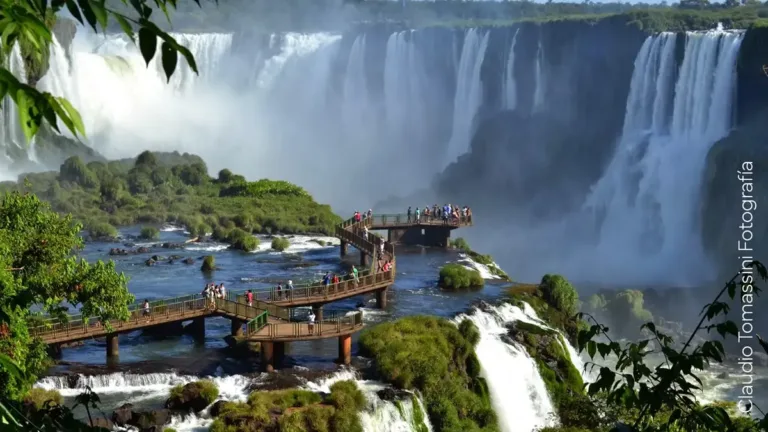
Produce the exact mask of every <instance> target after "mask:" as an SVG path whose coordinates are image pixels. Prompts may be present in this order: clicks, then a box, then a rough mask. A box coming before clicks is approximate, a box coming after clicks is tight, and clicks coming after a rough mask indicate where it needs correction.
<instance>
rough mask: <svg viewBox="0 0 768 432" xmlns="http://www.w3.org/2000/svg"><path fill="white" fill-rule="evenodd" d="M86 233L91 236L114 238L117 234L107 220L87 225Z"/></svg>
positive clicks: (115, 229)
mask: <svg viewBox="0 0 768 432" xmlns="http://www.w3.org/2000/svg"><path fill="white" fill-rule="evenodd" d="M88 234H90V236H91V237H93V238H110V239H113V238H116V237H117V236H118V234H119V233H118V231H117V228H115V227H113V226H112V225H110V224H108V223H107V222H95V223H93V224H92V225H89V226H88Z"/></svg>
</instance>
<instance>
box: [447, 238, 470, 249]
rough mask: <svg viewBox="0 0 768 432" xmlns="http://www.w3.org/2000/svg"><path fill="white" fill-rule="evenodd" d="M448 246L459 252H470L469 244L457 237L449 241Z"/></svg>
mask: <svg viewBox="0 0 768 432" xmlns="http://www.w3.org/2000/svg"><path fill="white" fill-rule="evenodd" d="M450 245H451V247H452V248H454V249H459V250H461V251H464V252H467V251H470V250H471V249H470V248H469V243H467V241H466V240H464V239H463V238H461V237H458V238H455V239H453V240H451V242H450Z"/></svg>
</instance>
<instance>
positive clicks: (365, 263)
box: [360, 251, 370, 267]
mask: <svg viewBox="0 0 768 432" xmlns="http://www.w3.org/2000/svg"><path fill="white" fill-rule="evenodd" d="M369 264H370V261H368V254H367V253H365V252H363V251H360V267H368V265H369Z"/></svg>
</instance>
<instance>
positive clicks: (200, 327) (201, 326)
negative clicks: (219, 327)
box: [191, 317, 205, 343]
mask: <svg viewBox="0 0 768 432" xmlns="http://www.w3.org/2000/svg"><path fill="white" fill-rule="evenodd" d="M191 330H192V337H193V338H194V339H195V342H197V343H203V342H205V318H202V317H201V318H195V319H193V320H192V329H191Z"/></svg>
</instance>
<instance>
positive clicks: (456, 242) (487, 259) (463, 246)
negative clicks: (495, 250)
mask: <svg viewBox="0 0 768 432" xmlns="http://www.w3.org/2000/svg"><path fill="white" fill-rule="evenodd" d="M449 245H450V247H452V248H454V249H458V250H460V251H462V252H464V253H465V254H467V255H468V256H469V257H470V258H472V261H474V262H476V263H478V264H482V265H484V266H486V267H487V268H488V271H489V272H490V273H491V274H492V275H494V276H498V277H499V278H500V279H501V280H504V281H511V280H512V279H510V278H509V275H508V274H506V273H505V272H504V270H502V269H501V268H499V266H498V265H496V263H495V262H494V261H493V257H491V256H490V255H482V254H479V253H477V252H475V251H473V250H472V249H471V248H470V247H469V243H467V241H466V240H464V239H463V238H462V237H458V238H455V239H452V240H451V241H450V243H449Z"/></svg>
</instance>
